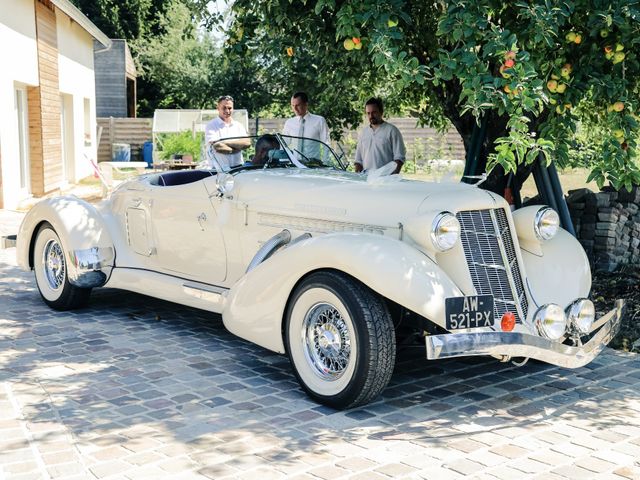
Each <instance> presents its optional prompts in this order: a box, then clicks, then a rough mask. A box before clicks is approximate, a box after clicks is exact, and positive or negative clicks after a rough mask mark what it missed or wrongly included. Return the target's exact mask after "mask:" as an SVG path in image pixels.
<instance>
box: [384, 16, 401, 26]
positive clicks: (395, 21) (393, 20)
mask: <svg viewBox="0 0 640 480" xmlns="http://www.w3.org/2000/svg"><path fill="white" fill-rule="evenodd" d="M387 25H388V26H389V28H393V27H397V26H398V19H397V18H396V17H391V18H390V19H389V20H387Z"/></svg>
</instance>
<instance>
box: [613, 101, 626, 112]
mask: <svg viewBox="0 0 640 480" xmlns="http://www.w3.org/2000/svg"><path fill="white" fill-rule="evenodd" d="M611 107H612V108H613V110H614V111H616V112H621V111H622V110H624V103H622V102H616V103H614V104H613V105H612V106H611Z"/></svg>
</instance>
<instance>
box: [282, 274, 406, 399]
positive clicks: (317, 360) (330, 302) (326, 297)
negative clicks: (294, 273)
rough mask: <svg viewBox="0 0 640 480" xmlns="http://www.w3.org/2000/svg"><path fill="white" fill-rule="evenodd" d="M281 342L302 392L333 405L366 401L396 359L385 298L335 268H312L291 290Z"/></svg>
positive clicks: (386, 378) (386, 379) (386, 380)
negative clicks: (310, 272)
mask: <svg viewBox="0 0 640 480" xmlns="http://www.w3.org/2000/svg"><path fill="white" fill-rule="evenodd" d="M284 333H285V343H286V347H287V353H288V355H289V359H290V360H291V364H292V365H293V369H294V372H295V374H296V376H297V378H298V380H299V382H300V384H301V385H302V387H303V388H304V389H305V390H306V391H307V393H308V394H309V395H310V396H311V397H312V398H314V399H315V400H317V401H319V402H321V403H324V404H325V405H329V406H331V407H334V408H351V407H355V406H357V405H362V404H365V403H368V402H370V401H371V400H372V399H373V398H374V397H376V396H377V395H378V394H379V393H380V392H381V391H382V390H384V388H385V387H386V386H387V384H388V383H389V380H390V378H391V373H392V372H393V367H394V364H395V334H394V329H393V322H392V320H391V316H390V314H389V311H388V309H387V307H386V305H385V303H384V300H383V299H382V298H381V297H380V296H379V295H377V294H376V293H375V292H373V291H371V290H370V289H369V288H367V287H366V286H365V285H363V284H362V283H360V282H358V281H357V280H355V279H353V278H351V277H349V276H348V275H346V274H344V273H341V272H335V271H320V272H315V273H312V274H311V275H309V276H308V277H306V278H305V279H304V280H303V281H302V282H301V283H300V284H299V285H298V286H297V288H296V289H295V290H294V292H293V295H292V297H291V300H290V302H289V306H288V308H287V315H286V324H285V332H284Z"/></svg>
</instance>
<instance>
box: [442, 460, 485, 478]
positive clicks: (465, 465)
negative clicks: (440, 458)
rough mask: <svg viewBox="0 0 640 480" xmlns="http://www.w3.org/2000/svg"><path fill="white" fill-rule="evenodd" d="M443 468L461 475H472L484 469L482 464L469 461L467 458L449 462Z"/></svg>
mask: <svg viewBox="0 0 640 480" xmlns="http://www.w3.org/2000/svg"><path fill="white" fill-rule="evenodd" d="M442 466H443V467H444V468H447V469H449V470H453V471H454V472H456V473H459V474H461V475H472V474H473V473H476V472H478V471H479V470H481V469H482V465H481V464H479V463H476V462H473V461H471V460H467V459H466V458H460V459H458V460H453V461H449V462H446V463H444V464H443V465H442Z"/></svg>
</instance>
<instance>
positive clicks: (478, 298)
mask: <svg viewBox="0 0 640 480" xmlns="http://www.w3.org/2000/svg"><path fill="white" fill-rule="evenodd" d="M444 312H445V327H446V329H447V330H459V329H461V328H479V327H493V295H471V296H468V297H450V298H446V299H445V301H444Z"/></svg>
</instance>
